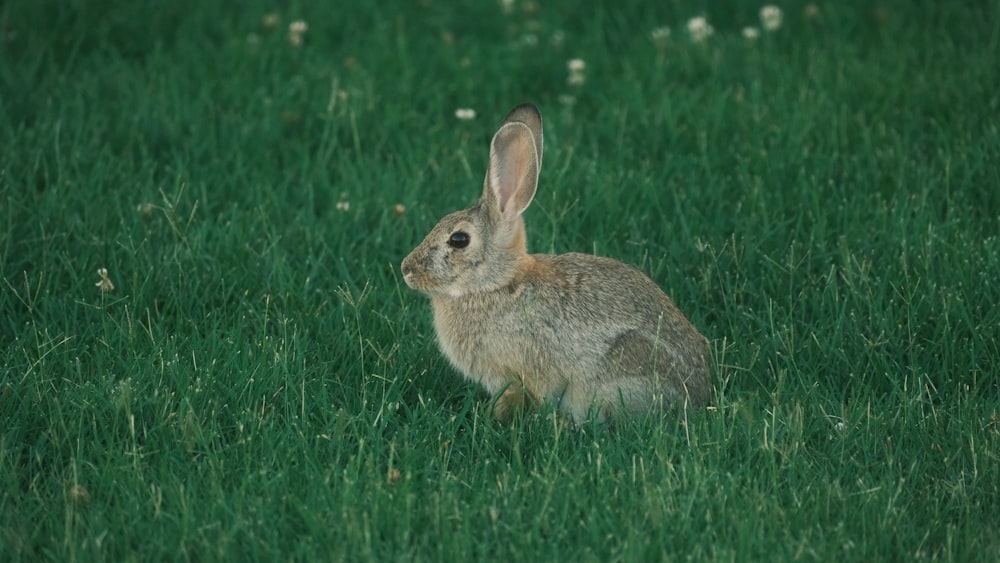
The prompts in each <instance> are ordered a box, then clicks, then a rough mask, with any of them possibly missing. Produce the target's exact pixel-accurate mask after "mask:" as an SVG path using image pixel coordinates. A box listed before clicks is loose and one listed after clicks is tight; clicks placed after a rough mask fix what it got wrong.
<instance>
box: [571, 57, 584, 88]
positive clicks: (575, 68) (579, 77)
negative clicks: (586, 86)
mask: <svg viewBox="0 0 1000 563" xmlns="http://www.w3.org/2000/svg"><path fill="white" fill-rule="evenodd" d="M566 68H568V69H569V77H568V78H567V79H566V83H567V84H569V85H570V86H580V85H581V84H583V83H584V82H586V81H587V75H586V74H585V71H586V70H587V63H585V62H584V61H583V59H570V60H568V61H566Z"/></svg>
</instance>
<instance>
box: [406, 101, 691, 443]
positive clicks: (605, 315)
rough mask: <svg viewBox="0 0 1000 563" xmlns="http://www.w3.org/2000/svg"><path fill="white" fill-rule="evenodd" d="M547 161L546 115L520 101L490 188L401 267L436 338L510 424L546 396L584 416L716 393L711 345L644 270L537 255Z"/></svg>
mask: <svg viewBox="0 0 1000 563" xmlns="http://www.w3.org/2000/svg"><path fill="white" fill-rule="evenodd" d="M541 166H542V118H541V115H540V114H539V111H538V109H537V108H536V107H535V106H533V105H531V104H522V105H520V106H517V107H516V108H514V109H513V110H511V112H510V113H509V114H508V115H507V117H506V118H505V119H504V121H503V124H502V125H501V126H500V129H499V130H498V131H497V132H496V135H495V136H494V137H493V141H492V142H491V144H490V160H489V165H488V169H487V171H486V180H485V182H484V186H483V195H482V197H481V198H480V199H479V202H478V203H476V204H475V205H474V206H472V207H470V208H468V209H464V210H462V211H456V212H454V213H451V214H449V215H446V216H445V217H444V218H443V219H441V221H440V222H438V224H437V225H436V226H435V227H434V228H433V229H432V230H431V231H430V233H429V234H428V235H427V237H426V238H425V239H424V240H423V242H421V243H420V245H419V246H417V247H416V248H415V249H414V250H413V251H412V252H411V253H410V254H409V255H408V256H407V257H406V258H405V259H404V260H403V263H402V265H401V268H400V269H401V271H402V274H403V280H404V281H405V282H406V284H407V285H408V286H409V287H410V288H412V289H415V290H418V291H420V292H422V293H424V294H426V295H427V296H429V297H430V300H431V306H432V308H433V311H434V328H435V331H436V333H437V340H438V344H439V346H440V348H441V350H442V351H443V353H444V355H445V356H447V357H448V359H449V360H450V362H451V363H452V365H454V367H455V368H456V369H457V370H458V371H460V372H462V374H464V376H465V377H466V378H467V379H469V380H472V381H475V382H478V383H479V384H481V385H482V386H483V387H485V388H486V390H487V391H488V392H489V393H490V394H491V395H493V396H494V397H495V402H494V404H493V414H494V415H495V416H496V418H498V419H500V420H501V421H503V420H507V419H509V418H510V416H511V415H512V413H513V412H515V411H516V410H519V409H523V408H526V407H531V406H537V405H539V404H540V403H542V402H551V403H554V404H556V405H558V410H559V411H560V412H562V413H564V414H568V415H569V416H571V417H572V419H573V420H574V421H575V422H576V423H577V424H580V423H582V422H583V421H585V420H587V419H588V417H590V416H596V417H597V419H598V420H602V421H604V420H607V419H609V418H611V417H614V416H616V415H619V414H625V415H628V414H637V413H642V412H646V411H649V410H651V409H656V410H665V409H668V408H670V407H676V406H682V407H683V406H687V405H690V406H701V405H706V404H707V403H708V402H709V394H710V386H711V377H710V375H709V344H708V340H707V339H706V338H705V337H704V336H702V335H701V333H699V332H698V330H697V329H696V328H695V327H694V326H693V325H692V324H691V323H690V322H689V321H688V320H687V318H685V317H684V315H683V314H682V313H681V312H680V310H678V308H677V307H676V306H675V305H674V302H673V301H672V300H671V299H670V298H669V297H667V295H666V294H664V293H663V291H662V290H661V289H660V288H659V287H658V286H657V285H656V284H655V283H654V282H653V281H652V280H650V279H649V278H648V277H646V275H645V274H643V273H642V272H640V271H639V270H637V269H635V268H633V267H631V266H627V265H625V264H623V263H621V262H619V261H617V260H613V259H610V258H602V257H599V256H592V255H587V254H578V253H569V254H559V255H554V254H528V252H527V239H526V236H525V228H524V221H523V219H522V217H521V214H522V213H523V212H524V210H525V209H526V208H527V207H528V205H529V204H530V203H531V200H532V198H533V197H534V195H535V190H536V188H537V185H538V174H539V170H540V169H541Z"/></svg>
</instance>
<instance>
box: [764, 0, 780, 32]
mask: <svg viewBox="0 0 1000 563" xmlns="http://www.w3.org/2000/svg"><path fill="white" fill-rule="evenodd" d="M784 16H785V15H784V14H783V13H782V12H781V8H779V7H777V6H774V5H770V4H769V5H767V6H764V7H763V8H761V9H760V23H761V25H762V26H763V27H764V31H774V30H776V29H778V28H780V27H781V20H782V19H783V18H784Z"/></svg>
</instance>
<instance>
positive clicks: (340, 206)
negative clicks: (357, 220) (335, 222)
mask: <svg viewBox="0 0 1000 563" xmlns="http://www.w3.org/2000/svg"><path fill="white" fill-rule="evenodd" d="M350 210H351V202H349V201H338V202H337V211H350Z"/></svg>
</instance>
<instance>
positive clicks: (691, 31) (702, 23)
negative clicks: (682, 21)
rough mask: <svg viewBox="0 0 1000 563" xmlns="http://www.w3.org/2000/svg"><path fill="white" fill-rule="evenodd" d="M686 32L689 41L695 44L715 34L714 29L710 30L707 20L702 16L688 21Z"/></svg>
mask: <svg viewBox="0 0 1000 563" xmlns="http://www.w3.org/2000/svg"><path fill="white" fill-rule="evenodd" d="M687 30H688V35H690V36H691V40H692V41H694V42H695V43H701V42H702V41H704V40H706V39H708V38H709V37H710V36H711V35H712V34H713V33H715V29H713V28H712V26H711V25H710V24H709V23H708V20H707V19H705V18H704V17H703V16H699V17H697V18H691V19H690V20H688V23H687Z"/></svg>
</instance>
